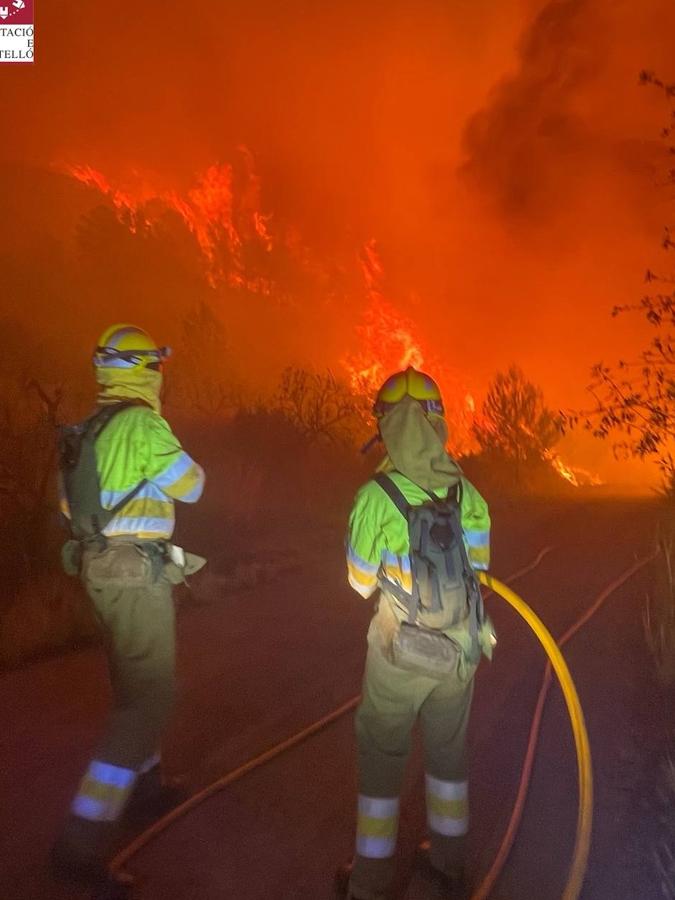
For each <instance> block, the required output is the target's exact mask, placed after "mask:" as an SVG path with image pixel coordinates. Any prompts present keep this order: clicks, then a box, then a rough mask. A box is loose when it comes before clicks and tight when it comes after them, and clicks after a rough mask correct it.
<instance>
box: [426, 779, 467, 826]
mask: <svg viewBox="0 0 675 900" xmlns="http://www.w3.org/2000/svg"><path fill="white" fill-rule="evenodd" d="M426 783H427V822H428V823H429V828H430V829H431V830H432V831H435V832H436V834H442V835H445V836H446V837H459V836H460V835H463V834H466V833H467V831H468V829H469V786H468V784H467V782H466V781H441V779H440V778H434V777H433V776H432V775H427V776H426Z"/></svg>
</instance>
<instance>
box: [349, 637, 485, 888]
mask: <svg viewBox="0 0 675 900" xmlns="http://www.w3.org/2000/svg"><path fill="white" fill-rule="evenodd" d="M474 672H475V666H470V667H467V674H466V677H465V679H464V680H461V679H460V677H459V676H453V677H449V678H446V679H444V680H442V681H439V680H437V679H434V678H428V677H426V676H423V675H416V674H414V673H410V672H407V671H405V670H403V669H399V668H397V667H396V666H394V665H393V664H392V663H390V662H389V661H388V660H387V659H386V658H385V656H384V655H383V653H382V651H381V650H380V649H379V648H378V647H377V646H370V647H369V650H368V656H367V659H366V669H365V675H364V679H363V694H362V700H361V704H360V706H359V708H358V710H357V713H356V738H357V749H358V776H359V798H358V821H357V836H356V855H355V857H354V868H353V871H352V876H351V882H350V890H351V892H352V894H353V896H354V897H358V898H359V900H375V898H378V897H381V896H383V894H384V893H385V892H386V890H387V888H388V886H389V885H390V883H391V881H392V878H393V875H394V853H395V849H396V838H397V831H398V817H399V795H400V792H401V786H402V783H403V776H404V771H405V766H406V762H407V759H408V755H409V753H410V749H411V744H412V730H413V727H414V725H415V722H416V721H417V719H418V718H419V720H420V724H421V726H422V734H423V740H424V755H425V769H426V804H427V821H428V826H429V838H430V843H431V849H430V857H431V861H432V863H433V865H434V866H435V867H436V868H437V869H439V870H441V871H444V872H447V873H450V872H452V871H454V870H457V869H459V868H461V867H462V865H463V858H464V850H465V841H466V831H467V827H468V798H467V777H466V773H467V762H466V753H465V739H466V728H467V723H468V719H469V711H470V707H471V697H472V693H473V674H474Z"/></svg>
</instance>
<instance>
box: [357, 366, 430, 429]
mask: <svg viewBox="0 0 675 900" xmlns="http://www.w3.org/2000/svg"><path fill="white" fill-rule="evenodd" d="M406 396H408V397H412V398H413V399H414V400H417V401H418V402H419V403H420V404H421V405H422V407H423V408H424V411H425V412H426V413H436V414H437V415H439V416H442V415H443V412H444V409H443V401H442V399H441V392H440V390H439V389H438V385H437V384H436V382H435V381H434V380H433V378H430V377H429V376H428V375H425V374H424V372H418V371H417V369H413V367H412V366H408V368H407V369H406V370H405V371H404V372H396V374H394V375H390V376H389V378H387V380H386V381H385V383H384V384H383V385H382V387H381V388H380V390H379V391H378V392H377V397H376V399H375V405H374V406H373V413H374V415H375V418H377V419H381V418H382V416H383V415H384V414H385V413H386V412H387V411H388V410H389V409H391V407H392V406H395V405H396V404H397V403H399V402H400V401H401V400H403V398H404V397H406Z"/></svg>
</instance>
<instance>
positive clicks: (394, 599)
mask: <svg viewBox="0 0 675 900" xmlns="http://www.w3.org/2000/svg"><path fill="white" fill-rule="evenodd" d="M382 591H383V597H381V601H380V602H382V600H385V602H386V604H387V605H388V607H389V613H388V614H387V613H386V612H385V610H382V613H384V617H383V625H384V632H385V633H384V634H382V635H381V642H380V646H381V650H382V652H383V653H384V655H385V657H387V658H388V660H389V662H391V663H393V665H395V666H396V667H397V668H399V669H406V670H407V671H409V672H413V673H415V674H417V675H425V676H426V677H428V678H436V679H439V680H442V679H445V678H448V677H453V676H454V677H459V678H460V680H465V678H464V677H463V673H466V672H467V671H469V670H470V671H473V669H474V667H475V666H476V665H477V664H478V661H479V660H480V657H481V654H483V655H485V656H487V657H488V658H491V657H492V648H493V646H494V628H493V625H492V622H491V621H490V619H489V617H488V616H487V615H485V614H484V613H483V614H482V616H481V620H480V621H479V622H476V621H475V619H474V620H473V621H471V619H472V617H473V616H474V615H475V613H474V612H473V611H472V612H471V613H470V614H469V616H468V617H467V622H466V623H461V624H460V623H458V625H457V627H456V628H454V629H448V630H452V631H454V633H455V635H454V636H451V635H450V634H448V633H444V631H441V630H439V629H438V628H434V627H429V626H426V625H424V624H420V623H418V622H417V621H410V617H408V620H407V621H406V620H401V619H400V617H399V616H400V613H399V615H396V614H395V613H394V609H397V610H399V611H401V612H402V611H403V610H402V605H403V603H404V602H405V603H408V602H409V595H407V594H406V593H405V592H404V591H403V590H402V589H400V588H398V586H394V589H393V590H392V585H391V583H389V582H387V583H386V584H384V585H382ZM376 618H380V610H378V614H377V616H376ZM385 623H386V624H385ZM459 632H464V633H463V634H462V635H461V636H460V634H459Z"/></svg>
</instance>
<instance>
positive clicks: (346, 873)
mask: <svg viewBox="0 0 675 900" xmlns="http://www.w3.org/2000/svg"><path fill="white" fill-rule="evenodd" d="M352 868H353V863H352V862H351V860H350V861H349V862H347V863H343V864H342V865H341V866H340V868H339V869H338V870H337V872H336V873H335V896H336V898H337V900H387V896H386V894H378V895H377V896H375V897H368V898H365V897H359V896H358V895H357V894H355V893H353V892H352V890H351V889H350V887H349V881H350V879H351V877H352Z"/></svg>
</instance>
